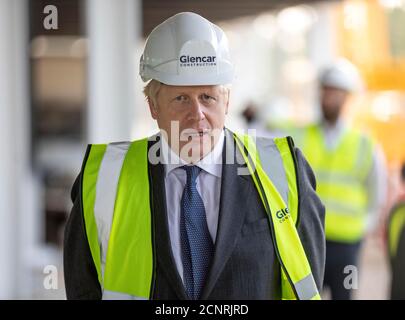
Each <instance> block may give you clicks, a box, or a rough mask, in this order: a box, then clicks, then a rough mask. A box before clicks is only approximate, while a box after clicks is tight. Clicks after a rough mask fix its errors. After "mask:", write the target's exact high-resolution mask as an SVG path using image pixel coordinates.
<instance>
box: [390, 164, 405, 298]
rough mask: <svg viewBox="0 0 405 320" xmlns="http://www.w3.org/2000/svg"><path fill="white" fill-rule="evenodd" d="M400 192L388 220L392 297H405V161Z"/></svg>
mask: <svg viewBox="0 0 405 320" xmlns="http://www.w3.org/2000/svg"><path fill="white" fill-rule="evenodd" d="M400 178H401V182H400V192H399V195H398V199H397V203H396V204H395V205H394V207H393V208H392V209H391V212H390V214H389V221H388V230H387V231H388V232H387V235H388V242H387V243H388V252H389V258H390V264H391V276H392V277H391V299H401V300H403V299H405V163H404V164H403V165H402V168H401V177H400Z"/></svg>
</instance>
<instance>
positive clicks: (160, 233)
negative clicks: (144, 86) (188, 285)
mask: <svg viewBox="0 0 405 320" xmlns="http://www.w3.org/2000/svg"><path fill="white" fill-rule="evenodd" d="M157 143H159V142H157ZM150 146H151V143H149V147H150ZM149 170H150V176H149V179H150V181H149V183H150V186H151V188H152V192H151V201H152V216H153V225H154V242H155V244H154V247H155V250H156V251H155V257H156V259H157V260H158V261H157V262H158V263H159V264H160V265H161V266H163V267H162V268H160V269H161V270H162V272H164V273H165V275H166V278H167V280H168V282H169V283H170V285H171V287H172V288H173V290H174V291H175V292H176V294H177V296H178V298H179V299H187V296H186V293H185V290H184V286H183V283H182V281H181V278H180V275H179V273H178V271H177V267H176V264H175V262H174V257H173V253H172V249H171V242H170V235H169V226H168V219H167V209H166V191H165V185H164V167H163V164H161V163H158V164H156V165H153V164H149Z"/></svg>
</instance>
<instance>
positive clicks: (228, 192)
mask: <svg viewBox="0 0 405 320" xmlns="http://www.w3.org/2000/svg"><path fill="white" fill-rule="evenodd" d="M225 154H228V155H232V160H234V161H233V163H232V164H227V163H226V161H225ZM236 156H239V158H238V159H240V158H241V155H240V152H239V150H238V149H237V147H236V146H235V143H234V139H233V134H232V132H230V131H229V130H227V129H225V146H224V151H223V159H224V161H223V165H222V179H221V200H220V209H219V217H218V231H217V238H216V241H215V253H214V258H213V262H212V264H211V269H210V272H209V275H208V280H207V283H206V285H205V287H204V289H203V292H202V296H201V299H207V298H208V297H209V295H210V292H211V291H212V289H213V288H214V286H215V283H216V281H217V280H218V277H219V275H220V273H221V272H222V270H223V267H224V266H225V264H226V262H227V261H228V259H229V257H230V256H231V253H232V251H233V248H234V247H235V244H236V242H237V240H238V238H239V236H240V234H241V228H242V225H243V222H244V219H245V215H246V212H247V210H248V205H247V203H248V201H247V200H248V199H249V197H250V195H251V192H252V183H251V182H250V180H249V176H246V175H245V176H244V175H238V168H240V167H243V165H240V164H238V163H237V161H236ZM239 161H240V160H239ZM228 162H229V161H228Z"/></svg>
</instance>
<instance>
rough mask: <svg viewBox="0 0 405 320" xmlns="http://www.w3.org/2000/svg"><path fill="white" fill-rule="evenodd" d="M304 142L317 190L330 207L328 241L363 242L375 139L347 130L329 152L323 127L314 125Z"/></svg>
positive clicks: (327, 219) (326, 226)
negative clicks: (361, 240)
mask: <svg viewBox="0 0 405 320" xmlns="http://www.w3.org/2000/svg"><path fill="white" fill-rule="evenodd" d="M304 141H305V142H304V144H303V152H304V154H305V156H306V158H307V159H308V162H309V163H310V165H311V167H312V169H313V170H314V173H315V176H316V180H317V188H316V189H317V190H316V191H317V193H318V195H319V197H320V198H321V200H322V202H323V203H324V205H325V208H326V218H325V233H326V238H327V239H328V240H332V241H341V242H348V243H350V242H356V241H358V240H360V238H361V237H362V236H363V234H364V232H365V227H366V215H367V205H368V199H367V188H366V179H367V176H368V173H369V172H370V169H371V165H372V152H373V145H372V142H371V140H370V139H368V138H367V137H365V136H363V135H362V134H360V133H359V132H357V131H354V130H347V131H346V132H345V133H343V135H342V137H341V140H340V142H339V143H338V145H337V147H336V148H335V149H333V150H329V149H328V148H327V147H326V144H325V141H324V138H323V134H322V132H321V128H320V127H319V126H318V125H314V126H310V127H308V128H307V129H306V132H305V138H304Z"/></svg>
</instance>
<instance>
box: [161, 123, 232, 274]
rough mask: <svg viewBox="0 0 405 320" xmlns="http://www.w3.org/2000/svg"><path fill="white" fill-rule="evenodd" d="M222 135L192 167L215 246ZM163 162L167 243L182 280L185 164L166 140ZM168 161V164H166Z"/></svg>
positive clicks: (162, 146) (162, 143) (222, 144)
mask: <svg viewBox="0 0 405 320" xmlns="http://www.w3.org/2000/svg"><path fill="white" fill-rule="evenodd" d="M224 139H225V135H224V132H223V131H222V133H221V135H220V137H219V139H218V141H217V143H216V145H215V146H214V148H213V150H212V151H211V152H210V153H209V154H207V155H206V156H205V157H204V158H203V159H202V160H200V161H199V162H198V163H196V164H195V165H196V166H198V167H200V168H201V169H202V170H201V172H200V174H199V175H198V177H197V181H196V183H197V191H198V193H199V194H200V196H201V198H202V200H203V203H204V207H205V213H206V217H207V224H208V230H209V232H210V235H211V238H212V240H213V242H214V244H215V239H216V235H217V228H218V214H219V200H220V194H221V175H222V150H223V146H224ZM160 141H161V151H162V152H163V154H162V160H163V163H164V164H165V166H164V167H165V188H166V207H167V218H168V225H169V234H170V242H171V247H172V252H173V257H174V260H175V263H176V266H177V270H178V272H179V275H180V277H181V279H183V262H182V259H181V242H180V212H181V197H182V194H183V190H184V187H185V185H186V178H187V174H186V171H185V170H184V169H182V168H180V167H182V166H184V165H186V164H187V163H186V162H185V161H184V160H183V159H181V158H179V156H178V155H177V154H176V153H175V152H174V151H173V150H172V149H171V148H170V147H169V145H168V143H167V141H166V140H165V138H161V139H160ZM169 160H171V161H169Z"/></svg>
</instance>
